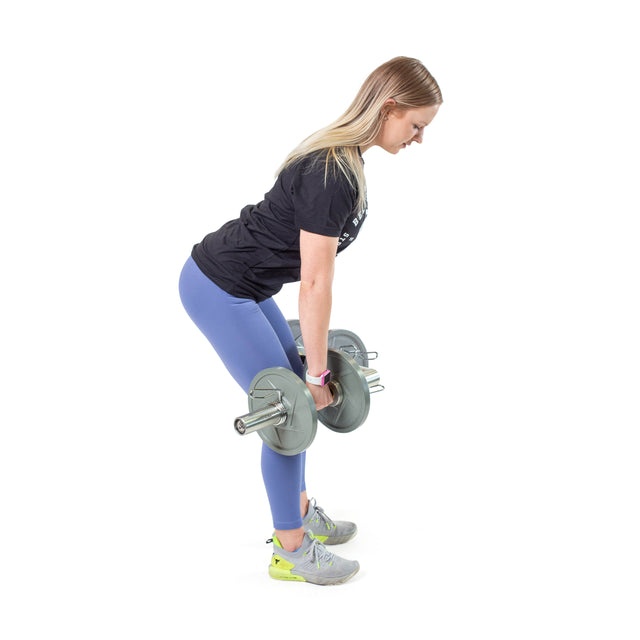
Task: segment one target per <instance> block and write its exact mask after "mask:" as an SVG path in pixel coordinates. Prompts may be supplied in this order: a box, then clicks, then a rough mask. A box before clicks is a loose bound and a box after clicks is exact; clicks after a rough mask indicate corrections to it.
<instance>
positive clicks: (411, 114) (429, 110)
mask: <svg viewBox="0 0 640 640" xmlns="http://www.w3.org/2000/svg"><path fill="white" fill-rule="evenodd" d="M439 106H440V105H434V106H431V107H420V108H419V109H409V110H408V111H401V110H399V109H394V110H392V111H390V112H389V113H388V116H387V119H386V120H384V121H383V122H382V128H381V129H380V133H378V136H377V138H376V142H375V144H377V145H378V146H379V147H382V148H383V149H384V150H385V151H388V152H389V153H393V154H396V153H398V151H400V149H404V148H405V147H407V146H409V145H410V144H411V143H412V142H417V143H421V142H422V132H423V131H424V128H425V127H426V126H428V125H429V123H430V122H431V121H432V120H433V119H434V118H435V117H436V114H437V113H438V108H439Z"/></svg>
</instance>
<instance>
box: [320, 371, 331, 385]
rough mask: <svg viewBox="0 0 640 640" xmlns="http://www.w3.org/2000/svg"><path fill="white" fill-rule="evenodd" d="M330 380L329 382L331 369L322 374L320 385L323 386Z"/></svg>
mask: <svg viewBox="0 0 640 640" xmlns="http://www.w3.org/2000/svg"><path fill="white" fill-rule="evenodd" d="M330 382H331V371H327V372H326V373H325V374H324V375H323V376H322V386H323V387H324V386H325V385H327V384H329V383H330Z"/></svg>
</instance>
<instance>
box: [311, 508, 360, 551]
mask: <svg viewBox="0 0 640 640" xmlns="http://www.w3.org/2000/svg"><path fill="white" fill-rule="evenodd" d="M302 526H303V527H304V530H305V531H311V533H313V536H314V538H317V539H318V540H320V542H322V543H323V544H342V543H343V542H346V541H347V540H351V538H353V536H355V535H356V533H357V532H358V527H356V525H355V524H354V523H353V522H343V521H338V522H334V521H333V520H332V519H331V518H330V517H329V516H328V515H327V514H326V513H325V512H324V509H323V508H322V507H319V506H318V505H317V504H316V500H315V498H311V500H309V511H308V512H307V515H306V516H305V517H304V518H303V520H302Z"/></svg>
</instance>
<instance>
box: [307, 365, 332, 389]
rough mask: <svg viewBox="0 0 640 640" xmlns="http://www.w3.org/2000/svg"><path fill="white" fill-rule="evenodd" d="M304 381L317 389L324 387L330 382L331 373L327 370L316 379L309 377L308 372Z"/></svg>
mask: <svg viewBox="0 0 640 640" xmlns="http://www.w3.org/2000/svg"><path fill="white" fill-rule="evenodd" d="M306 380H307V382H308V383H310V384H317V385H318V386H319V387H324V386H325V385H327V384H329V382H330V381H331V371H329V369H327V370H326V371H323V372H322V373H321V374H320V375H319V376H318V377H317V378H316V377H315V376H312V375H309V372H307V375H306Z"/></svg>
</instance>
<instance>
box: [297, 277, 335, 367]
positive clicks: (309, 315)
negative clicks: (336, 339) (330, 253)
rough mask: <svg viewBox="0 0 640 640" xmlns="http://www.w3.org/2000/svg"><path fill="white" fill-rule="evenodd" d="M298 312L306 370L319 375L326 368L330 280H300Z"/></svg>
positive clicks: (329, 315) (329, 314) (329, 316)
mask: <svg viewBox="0 0 640 640" xmlns="http://www.w3.org/2000/svg"><path fill="white" fill-rule="evenodd" d="M298 312H299V315H300V329H301V331H302V336H303V338H304V350H305V356H306V361H307V370H308V371H309V373H310V374H311V375H312V376H319V375H320V374H321V373H322V372H323V371H326V369H327V336H328V333H329V321H330V318H331V284H330V282H323V283H307V282H304V281H303V282H301V283H300V296H299V299H298Z"/></svg>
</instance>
